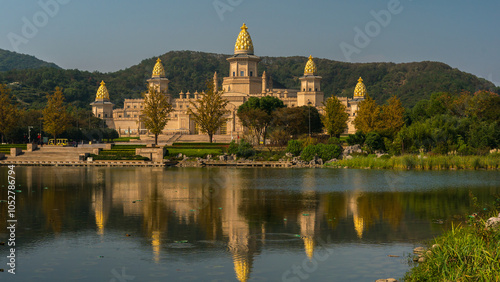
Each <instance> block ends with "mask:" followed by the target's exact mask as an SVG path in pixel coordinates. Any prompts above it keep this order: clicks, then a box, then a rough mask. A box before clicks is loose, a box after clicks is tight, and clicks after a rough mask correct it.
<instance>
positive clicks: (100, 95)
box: [95, 80, 109, 100]
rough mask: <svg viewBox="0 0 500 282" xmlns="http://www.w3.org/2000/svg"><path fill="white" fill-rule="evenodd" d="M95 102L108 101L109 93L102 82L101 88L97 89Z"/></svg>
mask: <svg viewBox="0 0 500 282" xmlns="http://www.w3.org/2000/svg"><path fill="white" fill-rule="evenodd" d="M95 99H96V100H109V92H108V88H106V83H104V80H103V81H101V86H99V89H97V95H96V97H95Z"/></svg>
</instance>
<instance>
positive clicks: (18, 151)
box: [10, 148, 23, 157]
mask: <svg viewBox="0 0 500 282" xmlns="http://www.w3.org/2000/svg"><path fill="white" fill-rule="evenodd" d="M22 152H23V150H22V149H21V148H10V155H11V156H12V157H15V156H19V155H20V154H21V153H22Z"/></svg>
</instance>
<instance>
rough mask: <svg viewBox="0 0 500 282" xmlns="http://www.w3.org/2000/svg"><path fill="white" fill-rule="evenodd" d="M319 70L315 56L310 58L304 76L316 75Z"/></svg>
mask: <svg viewBox="0 0 500 282" xmlns="http://www.w3.org/2000/svg"><path fill="white" fill-rule="evenodd" d="M317 71H318V69H317V68H316V64H315V63H314V61H313V56H309V61H307V64H306V68H305V69H304V75H314V74H315V73H316V72H317Z"/></svg>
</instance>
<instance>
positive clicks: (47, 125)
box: [43, 87, 69, 139]
mask: <svg viewBox="0 0 500 282" xmlns="http://www.w3.org/2000/svg"><path fill="white" fill-rule="evenodd" d="M47 100H48V102H47V106H46V107H45V109H43V127H44V130H45V132H47V133H49V134H51V135H52V136H54V139H56V137H57V135H59V134H61V133H63V132H64V131H66V129H67V128H68V127H69V114H68V112H67V111H66V105H65V104H64V95H63V92H62V89H61V88H60V87H56V91H55V92H54V94H52V95H50V94H47Z"/></svg>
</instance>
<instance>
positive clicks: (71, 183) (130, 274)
mask: <svg viewBox="0 0 500 282" xmlns="http://www.w3.org/2000/svg"><path fill="white" fill-rule="evenodd" d="M14 171H15V176H16V189H18V191H17V193H16V207H15V208H16V213H15V214H16V219H17V223H16V224H17V225H16V230H15V240H16V241H15V243H16V246H15V247H16V252H15V254H16V275H12V274H10V273H8V272H7V270H8V269H9V266H7V262H8V261H7V258H6V256H8V255H9V248H10V247H8V246H7V243H6V244H5V245H2V246H0V251H1V254H0V256H1V257H2V259H1V260H0V263H1V266H0V268H2V269H4V270H5V272H3V273H0V280H2V281H3V280H5V281H247V280H248V281H306V280H308V281H375V280H376V279H380V278H390V277H393V278H401V277H402V276H404V273H405V272H406V271H407V270H408V269H409V267H410V266H409V264H408V258H409V254H411V252H412V250H413V248H414V247H415V246H418V245H420V243H421V242H423V241H426V240H431V239H432V238H433V237H435V236H438V235H440V234H441V233H442V232H443V231H444V230H447V229H449V228H451V225H452V223H453V224H457V223H459V222H464V215H466V214H468V213H471V212H474V207H473V206H472V201H471V198H470V193H472V194H473V195H474V196H475V197H477V199H478V202H479V203H490V202H492V201H493V200H494V198H493V195H495V194H500V174H499V173H498V172H497V171H390V170H388V171H385V170H355V169H349V170H348V169H269V168H267V169H263V168H166V169H163V168H95V167H90V168H67V167H16V168H15V169H14ZM7 173H8V168H7V167H0V185H1V186H2V190H1V191H2V194H1V196H0V199H2V200H7V186H8V183H7V181H8V179H7V175H8V174H7ZM0 215H1V219H0V227H1V232H0V241H2V242H8V239H9V236H10V232H9V231H8V230H7V227H8V226H9V225H8V223H7V220H8V219H9V218H8V205H7V203H5V202H2V203H0Z"/></svg>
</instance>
